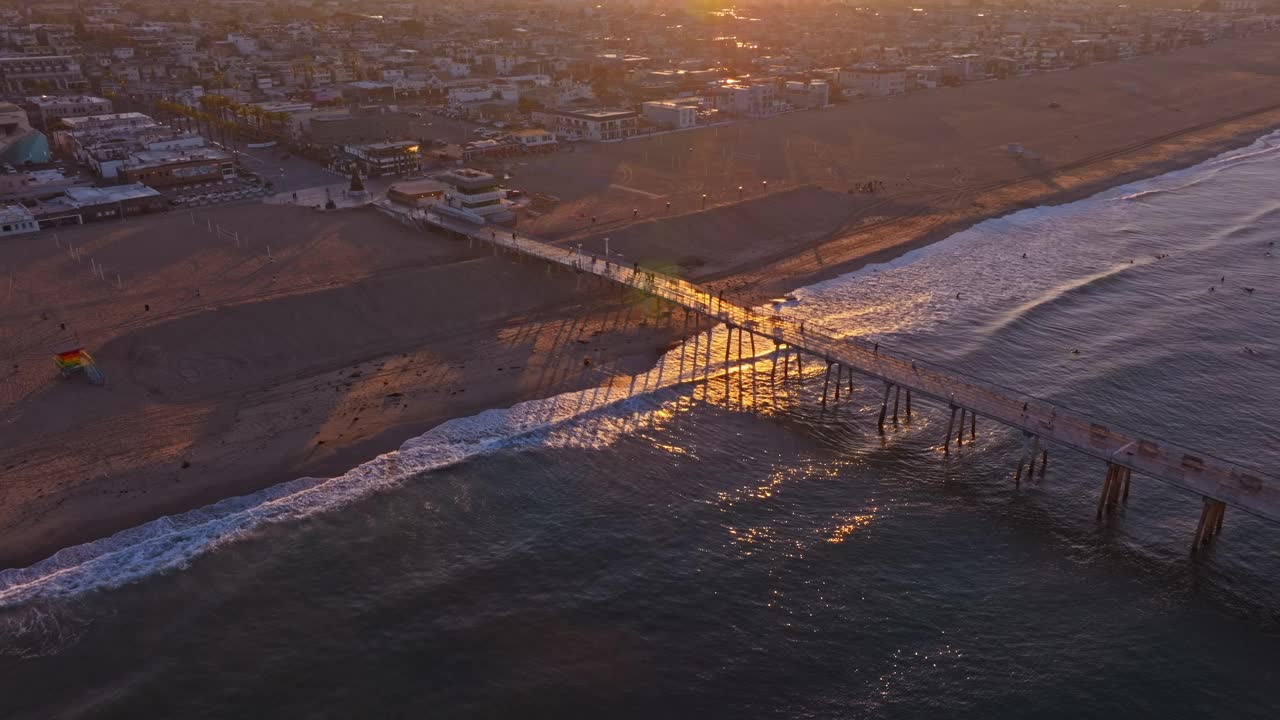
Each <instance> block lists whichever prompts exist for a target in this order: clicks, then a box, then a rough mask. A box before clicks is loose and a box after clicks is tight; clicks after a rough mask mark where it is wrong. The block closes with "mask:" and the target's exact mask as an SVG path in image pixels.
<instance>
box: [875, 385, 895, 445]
mask: <svg viewBox="0 0 1280 720" xmlns="http://www.w3.org/2000/svg"><path fill="white" fill-rule="evenodd" d="M892 389H893V383H885V384H884V399H883V400H881V401H880V420H879V422H877V423H876V426H877V427H878V428H879V432H880V434H881V435H883V434H884V416H885V415H886V414H887V413H888V412H889V391H890V390H892Z"/></svg>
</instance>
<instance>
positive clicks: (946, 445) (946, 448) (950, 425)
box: [942, 405, 960, 455]
mask: <svg viewBox="0 0 1280 720" xmlns="http://www.w3.org/2000/svg"><path fill="white" fill-rule="evenodd" d="M959 409H960V408H957V407H956V406H955V405H952V406H951V419H950V420H948V421H947V434H946V436H945V438H944V439H943V441H942V454H943V455H950V454H951V431H952V430H953V429H954V427H955V424H956V410H959Z"/></svg>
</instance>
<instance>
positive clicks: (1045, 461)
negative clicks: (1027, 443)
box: [1040, 443, 1132, 497]
mask: <svg viewBox="0 0 1280 720" xmlns="http://www.w3.org/2000/svg"><path fill="white" fill-rule="evenodd" d="M1048 469H1049V446H1048V444H1047V443H1046V444H1045V447H1044V449H1043V450H1041V451H1040V477H1042V478H1043V477H1044V471H1045V470H1048ZM1125 472H1126V473H1128V472H1132V471H1131V470H1129V469H1128V468H1125ZM1124 496H1125V497H1129V476H1128V475H1125V479H1124Z"/></svg>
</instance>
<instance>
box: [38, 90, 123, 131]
mask: <svg viewBox="0 0 1280 720" xmlns="http://www.w3.org/2000/svg"><path fill="white" fill-rule="evenodd" d="M26 105H27V106H28V108H29V110H30V112H29V113H28V114H29V115H31V116H32V119H33V120H35V121H36V124H37V125H38V126H39V127H42V128H46V129H47V128H48V127H49V125H50V124H52V123H54V122H56V121H57V120H60V119H62V118H74V117H86V116H88V115H108V114H110V113H111V112H112V111H113V110H114V108H113V107H112V105H111V101H110V100H108V99H106V98H100V97H94V96H92V95H35V96H33V97H29V98H27V101H26Z"/></svg>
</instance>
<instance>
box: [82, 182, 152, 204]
mask: <svg viewBox="0 0 1280 720" xmlns="http://www.w3.org/2000/svg"><path fill="white" fill-rule="evenodd" d="M159 194H160V193H159V192H157V191H155V190H152V189H151V188H149V187H147V186H146V185H143V184H142V183H134V184H132V185H116V186H113V187H72V188H67V198H68V199H69V200H71V202H72V204H73V205H79V206H84V205H105V204H107V203H113V202H123V201H125V200H137V199H139V198H146V197H156V196H158V195H159Z"/></svg>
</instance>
